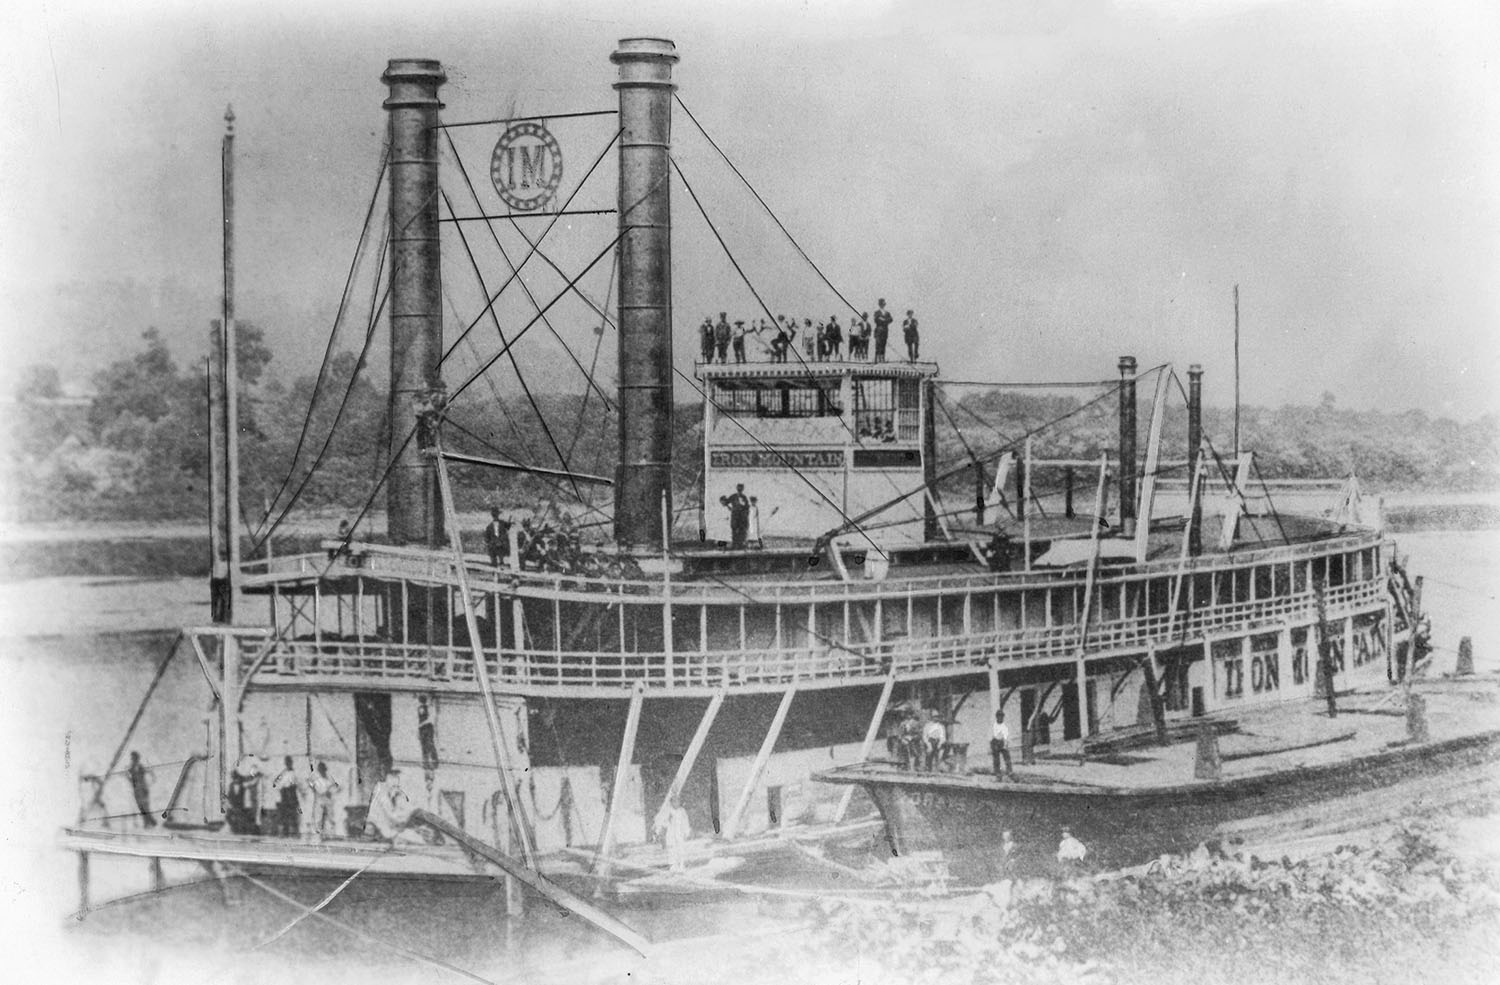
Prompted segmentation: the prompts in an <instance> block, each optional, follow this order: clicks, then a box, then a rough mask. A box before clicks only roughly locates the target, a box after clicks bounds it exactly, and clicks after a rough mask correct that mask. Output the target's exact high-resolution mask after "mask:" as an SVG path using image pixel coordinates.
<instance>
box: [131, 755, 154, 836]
mask: <svg viewBox="0 0 1500 985" xmlns="http://www.w3.org/2000/svg"><path fill="white" fill-rule="evenodd" d="M125 775H126V776H127V777H129V778H130V792H131V793H132V794H134V795H135V806H136V809H137V810H138V811H140V812H141V824H143V825H145V826H146V827H148V828H154V827H156V818H155V817H153V816H152V815H151V771H150V770H148V769H147V768H146V767H145V766H144V765H143V764H142V763H141V754H140V753H138V752H135V751H134V750H132V751H131V753H130V768H129V769H127V770H126V771H125Z"/></svg>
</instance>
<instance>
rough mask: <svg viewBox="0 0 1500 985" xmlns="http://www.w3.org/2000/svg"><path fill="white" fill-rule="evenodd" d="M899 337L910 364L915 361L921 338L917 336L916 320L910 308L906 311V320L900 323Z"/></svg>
mask: <svg viewBox="0 0 1500 985" xmlns="http://www.w3.org/2000/svg"><path fill="white" fill-rule="evenodd" d="M901 337H902V339H903V340H904V341H905V342H906V358H907V359H908V360H910V361H911V362H916V361H917V352H918V350H919V349H920V348H921V338H920V337H919V336H918V335H917V319H916V316H915V315H913V314H912V311H911V309H910V308H907V309H906V320H905V321H903V322H902V323H901Z"/></svg>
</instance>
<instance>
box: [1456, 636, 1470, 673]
mask: <svg viewBox="0 0 1500 985" xmlns="http://www.w3.org/2000/svg"><path fill="white" fill-rule="evenodd" d="M1453 672H1454V673H1455V674H1458V675H1459V676H1467V675H1469V674H1472V673H1474V640H1473V638H1472V637H1469V636H1465V637H1464V638H1463V639H1461V640H1459V641H1458V666H1457V667H1455V668H1454V670H1453Z"/></svg>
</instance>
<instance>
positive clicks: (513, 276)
mask: <svg viewBox="0 0 1500 985" xmlns="http://www.w3.org/2000/svg"><path fill="white" fill-rule="evenodd" d="M624 132H625V131H624V129H623V128H622V129H620V130H616V131H615V135H614V136H613V137H611V138H610V139H609V143H607V144H605V145H604V150H602V151H600V152H599V156H598V157H596V158H594V163H593V164H590V165H589V169H588V171H586V172H584V175H583V178H582V180H580V181H579V182H578V187H577V188H574V189H573V193H572V194H571V195H569V196H568V200H567V201H566V202H564V203H563V209H567V207H568V205H569V204H570V203H571V202H572V201H573V197H574V196H575V195H577V194H578V193H579V192H580V191H582V190H583V186H584V185H585V184H587V183H588V180H589V176H590V175H592V174H593V173H594V169H595V168H597V167H598V166H599V162H600V161H602V160H604V156H605V155H606V154H608V153H609V149H610V148H611V147H613V146H614V145H615V141H616V140H619V139H620V134H622V133H624ZM561 218H562V216H561V215H554V216H553V217H552V221H551V222H549V223H547V228H546V229H543V230H542V234H541V235H540V236H538V237H537V243H541V241H542V240H544V239H546V238H547V234H548V233H550V232H551V231H552V229H553V227H554V226H556V225H557V223H558V220H559V219H561ZM621 235H623V233H622V234H621ZM615 242H619V237H616V239H615ZM611 245H613V244H611ZM536 252H537V249H536V247H532V249H531V251H530V252H529V253H527V254H526V255H525V256H524V257H522V258H521V262H520V264H519V265H517V266H516V268H515V271H514V272H513V273H512V274H511V275H510V276H509V277H508V278H506V281H505V283H504V284H501V285H500V290H498V291H496V292H495V294H494V296H493V297H491V298H490V299H489V302H488V303H487V304H485V310H484V311H481V312H480V313H479V314H478V316H476V317H475V319H474V320H473V321H472V322H470V323H469V327H468V328H466V329H464V330H463V331H462V332H460V333H459V336H458V338H456V339H454V340H453V344H452V345H450V346H449V347H448V348H447V350H446V351H444V352H443V355H442V358H441V359H439V360H438V365H439V366H441V365H442V364H443V362H444V361H446V360H447V358H448V357H449V356H450V355H452V354H453V350H454V349H457V348H458V344H459V343H460V342H462V341H463V340H464V337H465V336H467V335H468V334H469V333H470V332H472V331H473V330H474V326H475V325H478V324H479V321H480V319H482V318H483V317H484V315H485V311H488V310H489V309H490V308H492V307H493V306H494V304H495V302H496V301H498V300H499V299H500V295H501V294H504V293H505V289H506V288H507V287H509V286H510V283H511V281H513V280H515V279H516V278H517V277H519V276H521V269H522V268H523V267H525V266H526V264H527V262H528V261H529V260H530V259H531V258H532V257H533V256H534V255H535V254H536ZM590 266H593V264H590ZM585 273H587V271H585ZM579 276H582V275H581V274H580V275H579ZM575 282H576V281H575ZM572 283H573V282H570V283H569V285H568V286H569V287H571V286H572ZM554 300H555V299H554ZM549 307H550V305H549ZM528 327H529V326H528ZM467 385H468V384H465V386H467Z"/></svg>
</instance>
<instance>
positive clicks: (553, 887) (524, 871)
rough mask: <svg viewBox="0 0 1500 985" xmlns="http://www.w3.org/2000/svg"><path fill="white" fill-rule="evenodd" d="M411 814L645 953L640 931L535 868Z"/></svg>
mask: <svg viewBox="0 0 1500 985" xmlns="http://www.w3.org/2000/svg"><path fill="white" fill-rule="evenodd" d="M411 817H412V820H413V821H416V822H419V823H421V824H425V825H427V826H428V827H429V828H432V829H433V830H434V831H439V832H442V834H443V835H444V836H445V837H448V838H451V839H452V840H453V841H455V842H457V843H458V844H460V845H462V846H463V847H464V848H465V849H467V850H468V851H471V852H473V853H474V854H475V855H478V856H479V857H480V858H482V859H484V860H485V861H486V862H489V863H491V864H492V865H495V866H497V867H498V868H500V869H501V870H502V871H503V872H505V874H506V875H507V876H513V877H514V878H515V879H517V880H518V881H520V882H523V883H525V884H526V888H528V889H530V890H532V891H533V892H535V893H537V894H538V895H540V896H543V897H545V898H547V899H549V900H551V901H552V902H554V903H556V904H557V905H558V906H560V907H562V908H563V909H565V910H567V911H569V912H570V913H574V914H577V915H578V916H580V917H582V918H583V919H585V920H587V921H588V922H589V923H590V924H592V925H593V926H595V927H597V928H598V929H600V930H602V931H604V932H605V933H606V934H608V935H610V936H611V937H613V938H614V939H615V940H617V941H619V942H620V943H622V944H624V945H626V946H627V947H629V948H631V949H632V950H634V951H635V952H636V953H637V954H641V955H646V954H647V953H649V952H650V950H651V942H650V941H649V940H647V939H646V938H645V937H644V936H642V935H641V934H640V933H638V932H636V931H635V930H633V929H632V928H630V927H628V926H626V925H625V924H624V923H621V922H620V921H619V920H617V919H615V918H614V917H612V916H610V915H609V914H608V913H606V912H604V911H603V910H601V909H599V908H598V907H597V906H595V905H594V904H592V903H590V902H588V901H587V900H585V899H583V898H581V897H579V896H577V895H575V894H573V893H570V892H568V891H567V890H566V889H564V888H563V887H561V886H559V885H558V884H557V883H555V882H553V881H552V880H550V879H548V878H547V877H546V876H544V875H542V874H541V873H540V872H537V871H536V870H535V869H532V868H528V867H526V866H523V865H521V864H519V863H518V862H517V861H516V860H515V859H513V858H510V857H509V856H507V855H506V854H505V853H503V852H500V851H497V850H496V849H495V848H494V847H492V846H491V845H489V844H487V843H485V842H483V841H481V840H480V839H478V838H475V837H474V836H473V835H471V834H469V833H468V832H467V831H465V830H464V829H462V828H460V827H458V826H457V825H455V824H451V823H449V822H448V821H445V820H443V819H442V818H440V817H438V816H437V815H436V814H433V813H432V812H430V811H425V810H422V809H421V808H418V809H417V810H414V811H412V812H411Z"/></svg>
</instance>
